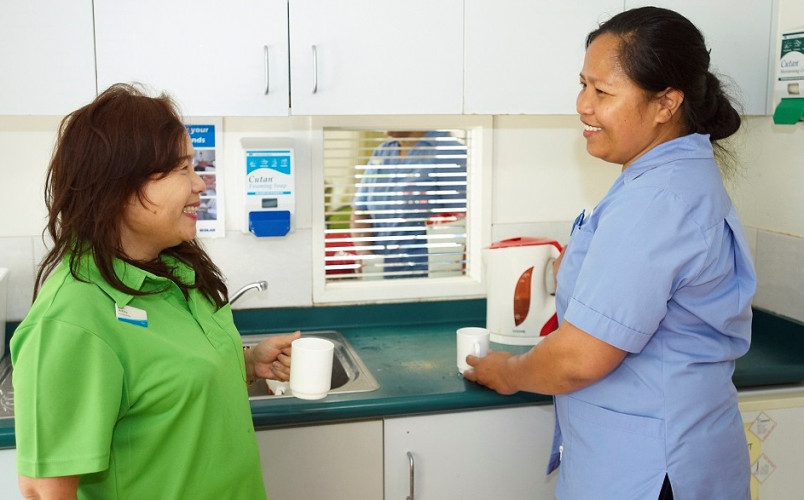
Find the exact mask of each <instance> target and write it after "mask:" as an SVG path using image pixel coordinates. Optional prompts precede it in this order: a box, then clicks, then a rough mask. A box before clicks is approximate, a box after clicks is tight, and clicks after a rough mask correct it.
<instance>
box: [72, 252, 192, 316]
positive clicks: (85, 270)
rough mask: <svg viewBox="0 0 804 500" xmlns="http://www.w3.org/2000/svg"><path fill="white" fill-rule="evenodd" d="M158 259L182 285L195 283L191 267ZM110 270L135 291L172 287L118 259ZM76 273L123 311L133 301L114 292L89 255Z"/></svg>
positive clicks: (176, 260)
mask: <svg viewBox="0 0 804 500" xmlns="http://www.w3.org/2000/svg"><path fill="white" fill-rule="evenodd" d="M69 259H70V257H69V256H66V257H65V260H67V261H69ZM160 259H161V260H162V261H163V262H164V263H166V264H167V265H168V266H170V267H172V268H174V270H175V274H176V277H177V278H178V279H179V280H181V282H182V283H186V284H193V283H195V271H194V270H193V269H192V268H191V267H190V266H188V265H187V264H185V263H184V262H182V261H180V260H179V259H177V258H175V257H173V256H170V255H163V256H160ZM112 267H113V268H114V272H115V274H116V275H117V277H118V278H120V281H122V282H123V284H124V285H126V286H127V287H129V288H132V289H134V290H158V289H159V288H164V287H165V286H166V285H167V286H170V285H172V281H171V280H170V279H168V278H164V277H162V276H157V275H155V274H153V273H150V272H148V271H145V270H143V269H140V268H139V267H137V266H135V265H133V264H129V263H128V262H125V261H123V260H120V259H114V260H113V261H112ZM76 273H77V274H78V277H79V278H80V279H82V280H86V281H89V282H90V283H93V284H95V285H97V286H98V287H99V288H100V289H101V290H103V291H104V293H106V295H108V296H109V297H111V298H112V299H113V300H114V301H115V303H116V304H117V305H118V306H119V307H124V306H125V305H127V304H128V303H129V302H131V300H132V299H133V298H134V296H133V295H131V294H128V293H125V292H123V291H121V290H118V289H116V288H114V287H113V286H112V285H111V284H109V283H108V282H107V281H106V280H105V279H103V276H102V275H101V272H100V269H98V266H97V264H95V259H94V258H92V254H91V253H90V254H84V255H83V256H81V257H80V259H79V262H78V267H77V269H76ZM150 283H153V285H150V286H149V284H150Z"/></svg>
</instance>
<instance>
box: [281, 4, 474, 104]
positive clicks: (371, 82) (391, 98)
mask: <svg viewBox="0 0 804 500" xmlns="http://www.w3.org/2000/svg"><path fill="white" fill-rule="evenodd" d="M463 21H464V20H463V0H439V1H437V2H434V1H432V0H406V1H404V2H401V1H399V0H328V1H321V0H290V55H291V60H290V65H291V109H292V113H293V114H295V115H333V114H351V115H360V114H396V113H399V114H460V113H461V112H462V109H463V108H462V82H463V39H464V36H463V34H464V27H463Z"/></svg>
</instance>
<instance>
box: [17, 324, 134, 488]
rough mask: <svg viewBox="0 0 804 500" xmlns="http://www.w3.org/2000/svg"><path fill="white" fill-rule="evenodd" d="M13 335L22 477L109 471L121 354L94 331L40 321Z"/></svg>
mask: <svg viewBox="0 0 804 500" xmlns="http://www.w3.org/2000/svg"><path fill="white" fill-rule="evenodd" d="M14 335H15V337H18V336H19V337H18V338H15V339H14V340H15V342H14V344H15V349H14V352H13V354H14V358H13V364H14V371H13V383H14V399H15V401H14V417H15V426H16V429H15V432H16V438H17V469H18V473H19V474H21V475H25V476H29V477H52V476H64V475H74V474H87V473H92V472H98V471H102V470H106V469H107V468H108V466H109V457H110V446H111V441H112V432H113V429H114V426H115V423H116V421H117V418H118V415H119V413H120V407H121V400H122V397H123V389H122V388H123V369H122V366H121V364H120V362H119V359H118V357H117V356H116V355H115V353H114V352H112V350H111V349H110V348H109V346H108V345H107V344H106V343H104V342H103V341H102V340H100V339H99V338H97V337H96V336H95V335H93V334H92V333H91V332H87V331H86V330H84V329H82V328H80V327H78V326H75V325H71V324H67V323H63V322H59V321H53V320H43V321H41V322H38V323H35V324H33V325H30V326H28V327H25V328H24V329H22V330H18V331H17V332H16V333H15V334H14Z"/></svg>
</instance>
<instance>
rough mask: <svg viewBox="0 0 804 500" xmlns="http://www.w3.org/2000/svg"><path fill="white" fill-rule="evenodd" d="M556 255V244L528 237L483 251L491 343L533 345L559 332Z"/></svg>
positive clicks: (487, 322) (500, 243) (557, 254)
mask: <svg viewBox="0 0 804 500" xmlns="http://www.w3.org/2000/svg"><path fill="white" fill-rule="evenodd" d="M560 253H561V245H560V244H559V243H558V242H557V241H554V240H549V239H546V238H530V237H518V238H509V239H506V240H502V241H498V242H495V243H492V244H491V246H490V247H489V248H488V249H486V251H485V259H484V262H485V271H486V290H487V292H488V293H487V300H486V328H487V329H488V330H489V331H491V337H490V338H491V341H492V342H497V343H500V344H509V345H535V344H537V343H538V342H539V341H540V340H541V339H542V338H544V336H545V335H547V334H549V333H550V332H552V331H553V330H555V329H556V328H558V317H557V316H556V302H555V285H554V277H553V262H554V261H555V259H556V258H558V256H559V254H560Z"/></svg>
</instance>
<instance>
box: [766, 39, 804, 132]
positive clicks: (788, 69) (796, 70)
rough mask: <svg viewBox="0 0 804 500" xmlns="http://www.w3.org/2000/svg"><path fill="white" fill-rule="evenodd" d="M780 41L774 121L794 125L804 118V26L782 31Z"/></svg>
mask: <svg viewBox="0 0 804 500" xmlns="http://www.w3.org/2000/svg"><path fill="white" fill-rule="evenodd" d="M780 41H781V45H780V47H781V53H780V54H779V63H778V66H777V68H776V85H775V86H774V93H775V98H776V99H780V100H779V103H778V104H777V106H776V109H775V110H774V112H773V123H776V124H787V125H792V124H795V123H798V122H799V121H801V120H802V119H804V28H802V29H797V30H792V31H788V32H785V33H782V35H781V40H780Z"/></svg>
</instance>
